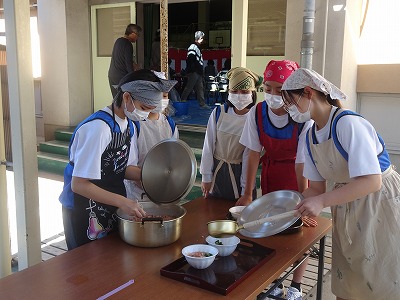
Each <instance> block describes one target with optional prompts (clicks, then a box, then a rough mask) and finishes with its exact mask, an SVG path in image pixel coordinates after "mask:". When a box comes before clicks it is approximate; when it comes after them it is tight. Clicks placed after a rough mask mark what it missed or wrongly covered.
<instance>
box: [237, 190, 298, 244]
mask: <svg viewBox="0 0 400 300" xmlns="http://www.w3.org/2000/svg"><path fill="white" fill-rule="evenodd" d="M302 199H303V195H302V194H300V193H299V192H296V191H291V190H281V191H275V192H271V193H268V194H265V195H263V196H262V197H260V198H258V199H256V200H254V201H253V202H252V203H251V204H249V205H248V206H246V208H245V209H244V210H243V211H242V213H241V214H240V217H239V219H238V220H237V222H238V224H244V223H247V222H251V221H254V220H258V219H261V218H264V217H269V216H274V215H278V214H281V213H284V212H287V211H290V210H293V209H295V207H296V206H297V204H298V203H300V201H301V200H302ZM298 219H299V217H296V216H290V217H286V218H283V219H281V220H278V221H276V222H266V223H264V224H261V225H257V226H254V227H251V228H247V229H240V230H239V233H240V234H242V235H244V236H246V237H250V238H262V237H267V236H271V235H274V234H277V233H279V232H281V231H283V230H285V229H286V228H289V227H290V226H291V225H292V224H294V223H295V222H296V221H297V220H298Z"/></svg>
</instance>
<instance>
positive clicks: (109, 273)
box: [0, 197, 331, 300]
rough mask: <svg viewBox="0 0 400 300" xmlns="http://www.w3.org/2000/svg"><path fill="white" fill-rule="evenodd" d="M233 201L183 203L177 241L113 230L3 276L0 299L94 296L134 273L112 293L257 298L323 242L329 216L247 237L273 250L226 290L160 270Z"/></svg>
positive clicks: (134, 296)
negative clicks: (124, 235) (142, 239)
mask: <svg viewBox="0 0 400 300" xmlns="http://www.w3.org/2000/svg"><path fill="white" fill-rule="evenodd" d="M231 205H232V202H228V201H224V200H220V199H203V198H202V197H201V198H198V199H195V200H192V201H191V202H189V203H187V204H185V205H184V207H185V208H186V210H187V214H186V215H185V216H184V218H183V224H182V236H181V237H180V239H179V240H178V241H176V242H175V243H173V244H171V245H167V246H164V247H157V248H139V247H134V246H131V245H129V244H126V243H125V242H123V241H122V240H121V239H120V238H119V235H118V234H117V233H115V234H111V235H109V236H108V237H106V238H103V239H100V240H97V241H95V242H91V243H89V244H87V245H84V246H82V247H79V248H77V249H74V250H72V251H68V252H67V253H64V254H61V255H59V256H57V257H55V258H52V259H50V260H48V261H45V262H42V263H39V264H37V265H35V266H32V267H30V268H28V269H25V270H23V271H20V272H16V273H14V274H12V275H9V276H7V277H5V278H3V279H1V280H0V299H8V300H10V299H18V300H21V299H57V300H61V299H96V298H98V297H100V296H103V295H105V294H107V293H109V292H110V291H112V290H114V289H115V288H117V287H119V286H121V285H123V284H125V283H126V282H128V281H129V280H132V279H134V283H133V284H131V285H129V286H128V287H126V288H124V289H122V290H121V291H119V292H118V293H117V294H115V295H113V296H112V297H110V299H190V300H194V299H202V300H204V299H222V298H224V297H226V298H225V299H228V298H229V299H240V300H242V299H256V298H257V295H258V294H260V293H261V292H262V291H263V290H264V289H265V288H266V287H267V286H268V285H269V284H270V283H271V282H272V281H273V280H274V279H276V278H278V277H279V276H280V275H281V274H282V273H283V272H284V271H285V270H286V269H287V268H288V267H290V266H291V265H292V264H293V263H295V262H296V261H297V260H298V259H300V258H302V256H303V254H304V253H305V252H306V251H307V250H309V249H310V247H312V246H313V245H314V244H315V243H317V242H318V241H320V240H321V243H320V245H321V246H322V248H323V246H324V243H323V242H324V238H325V236H326V234H327V233H328V232H329V230H330V228H331V221H330V220H329V219H326V218H322V217H318V218H316V219H317V221H318V226H317V227H315V228H311V227H309V228H307V227H303V230H302V231H301V232H299V233H295V234H289V235H278V236H272V237H268V238H261V239H250V240H253V241H254V242H256V243H258V244H260V245H263V246H266V247H269V248H273V249H276V254H275V256H274V257H273V258H272V259H271V260H269V261H267V262H266V263H265V264H264V265H262V266H261V267H260V268H259V269H257V270H256V271H255V272H254V273H252V274H251V275H250V276H249V277H248V278H246V279H245V280H244V281H243V282H242V283H240V284H239V285H238V286H237V287H236V288H235V289H234V290H233V291H232V292H230V293H229V294H228V296H223V295H220V294H216V293H213V292H209V291H206V290H204V289H201V288H198V287H194V286H191V285H188V284H186V283H182V282H179V281H176V280H173V279H170V278H166V277H164V276H161V275H160V268H162V267H164V266H166V265H168V264H169V263H171V262H173V261H174V260H176V259H178V258H180V257H181V256H182V254H181V249H182V248H183V247H184V246H186V245H188V244H195V243H205V237H206V236H207V235H208V231H207V222H208V221H211V220H217V219H225V216H226V214H227V212H228V208H229V207H230V206H231ZM239 237H241V236H240V235H239ZM322 250H323V249H322ZM322 252H323V251H322ZM322 254H323V253H322ZM320 263H321V261H320ZM320 269H321V270H319V282H320V283H321V281H322V267H321V268H320ZM319 295H321V290H320V291H319Z"/></svg>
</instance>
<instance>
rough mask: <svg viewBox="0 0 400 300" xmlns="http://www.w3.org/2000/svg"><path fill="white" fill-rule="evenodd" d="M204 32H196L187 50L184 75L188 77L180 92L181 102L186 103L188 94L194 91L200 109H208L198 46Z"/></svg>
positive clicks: (201, 58)
mask: <svg viewBox="0 0 400 300" xmlns="http://www.w3.org/2000/svg"><path fill="white" fill-rule="evenodd" d="M203 37H204V32H202V31H196V32H195V34H194V40H195V42H194V43H193V44H191V45H190V46H189V48H188V53H187V58H186V74H187V77H188V80H187V84H186V87H185V89H184V90H183V92H182V101H186V100H187V98H188V96H189V94H190V92H191V91H192V90H193V89H194V90H195V92H196V98H197V101H199V104H200V106H201V107H204V108H208V106H207V105H206V104H205V102H204V88H203V56H202V55H201V50H200V44H201V43H202V42H203Z"/></svg>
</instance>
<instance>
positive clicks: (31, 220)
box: [4, 0, 42, 270]
mask: <svg viewBox="0 0 400 300" xmlns="http://www.w3.org/2000/svg"><path fill="white" fill-rule="evenodd" d="M4 12H5V14H4V15H5V23H6V28H7V32H6V38H7V67H8V68H7V69H8V86H9V95H10V116H11V117H10V119H11V134H12V150H13V169H14V178H15V179H14V182H15V202H16V211H17V238H18V267H19V269H20V270H22V269H25V268H27V267H29V266H32V265H34V264H37V263H39V262H41V261H42V257H41V248H40V222H39V188H38V168H37V157H36V126H35V113H34V112H35V99H34V92H33V75H32V52H31V39H30V8H29V1H25V0H14V1H13V0H6V1H4ZM6 242H7V241H6ZM8 242H9V241H8ZM10 263H11V262H10Z"/></svg>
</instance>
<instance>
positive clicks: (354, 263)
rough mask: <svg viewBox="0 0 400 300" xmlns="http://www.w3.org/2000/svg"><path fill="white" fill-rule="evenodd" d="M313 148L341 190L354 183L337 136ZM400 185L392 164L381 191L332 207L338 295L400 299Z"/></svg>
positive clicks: (318, 161) (325, 173)
mask: <svg viewBox="0 0 400 300" xmlns="http://www.w3.org/2000/svg"><path fill="white" fill-rule="evenodd" d="M311 131H312V130H310V131H309V133H308V134H309V140H310V141H312V136H311V134H312V133H311ZM310 149H311V153H312V156H313V160H314V161H316V167H317V169H318V172H319V173H320V174H321V176H322V177H324V178H325V179H326V180H329V181H332V182H335V183H336V184H335V186H334V188H335V189H336V188H339V187H340V186H343V185H345V184H346V183H348V182H350V180H351V179H350V177H349V171H348V163H347V161H346V160H345V159H344V158H343V156H342V155H341V154H340V153H339V151H338V150H337V149H336V147H335V145H334V142H333V139H332V138H331V139H329V140H327V141H325V142H322V143H320V144H316V145H314V144H312V143H310ZM366 163H368V162H366ZM399 188H400V176H399V174H398V173H397V172H395V171H394V170H393V168H392V167H389V168H388V169H387V170H386V171H385V172H383V174H382V188H381V189H380V190H379V191H377V192H375V193H372V194H369V195H367V196H366V197H363V198H360V199H357V200H354V201H352V202H349V203H346V204H343V205H336V206H333V207H331V210H332V217H333V234H332V292H333V293H334V294H335V295H336V296H337V297H340V298H343V299H357V300H379V299H382V300H383V299H384V300H394V299H399V298H400V225H399V224H400V192H399Z"/></svg>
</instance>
